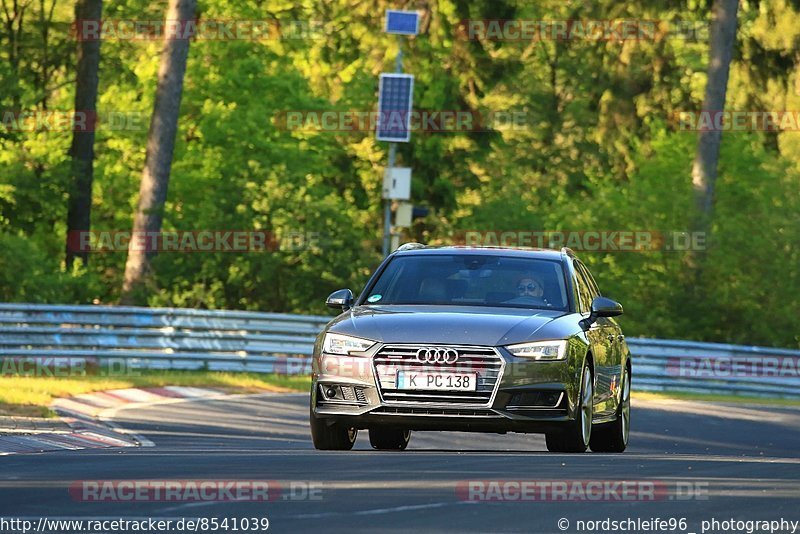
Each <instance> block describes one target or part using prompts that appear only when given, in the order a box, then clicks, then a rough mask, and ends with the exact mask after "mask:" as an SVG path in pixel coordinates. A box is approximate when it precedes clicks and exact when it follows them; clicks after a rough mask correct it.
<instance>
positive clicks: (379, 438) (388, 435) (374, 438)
mask: <svg viewBox="0 0 800 534" xmlns="http://www.w3.org/2000/svg"><path fill="white" fill-rule="evenodd" d="M410 440H411V431H410V430H403V429H402V428H370V429H369V443H370V445H372V448H373V449H377V450H379V451H383V450H394V451H404V450H405V449H406V447H408V442H409V441H410Z"/></svg>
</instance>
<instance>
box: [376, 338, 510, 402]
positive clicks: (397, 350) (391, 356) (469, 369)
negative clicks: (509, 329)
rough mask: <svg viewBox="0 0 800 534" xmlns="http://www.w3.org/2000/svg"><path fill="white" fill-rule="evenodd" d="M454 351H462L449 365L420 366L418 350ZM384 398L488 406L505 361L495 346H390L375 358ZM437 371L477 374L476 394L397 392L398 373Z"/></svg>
mask: <svg viewBox="0 0 800 534" xmlns="http://www.w3.org/2000/svg"><path fill="white" fill-rule="evenodd" d="M445 347H446V348H452V349H455V350H456V352H458V361H457V362H456V363H454V364H448V363H420V362H419V361H417V350H419V349H421V348H445ZM373 363H374V365H375V375H376V376H377V378H378V385H379V387H380V393H381V397H382V398H383V400H384V402H385V403H387V404H404V405H408V404H409V403H425V404H433V403H435V404H458V405H471V406H488V405H489V403H490V401H491V399H492V396H493V394H494V391H495V389H496V386H497V383H498V380H499V379H500V375H501V373H502V372H503V365H504V362H503V359H502V358H501V357H500V355H499V354H497V352H496V351H495V350H494V349H493V348H491V347H464V346H454V345H447V346H445V345H387V346H385V347H383V348H381V349H380V350H379V351H378V353H377V354H376V355H375V357H374V359H373ZM398 370H404V371H423V372H424V371H436V372H453V373H475V374H476V375H477V387H476V390H475V391H436V390H409V389H404V390H400V389H397V371H398Z"/></svg>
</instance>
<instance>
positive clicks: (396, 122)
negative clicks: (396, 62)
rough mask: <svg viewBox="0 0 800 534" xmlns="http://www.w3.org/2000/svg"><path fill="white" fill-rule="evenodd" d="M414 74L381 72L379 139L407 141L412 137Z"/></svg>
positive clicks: (377, 136)
mask: <svg viewBox="0 0 800 534" xmlns="http://www.w3.org/2000/svg"><path fill="white" fill-rule="evenodd" d="M413 98H414V76H413V75H411V74H381V77H380V87H379V90H378V121H377V132H376V134H377V135H376V138H377V139H378V141H393V142H403V143H407V142H408V141H409V140H410V139H411V107H412V104H413V102H412V101H413Z"/></svg>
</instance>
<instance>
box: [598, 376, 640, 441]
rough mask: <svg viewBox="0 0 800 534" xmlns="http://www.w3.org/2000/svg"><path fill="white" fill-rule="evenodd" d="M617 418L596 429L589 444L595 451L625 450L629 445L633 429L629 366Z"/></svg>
mask: <svg viewBox="0 0 800 534" xmlns="http://www.w3.org/2000/svg"><path fill="white" fill-rule="evenodd" d="M620 388H621V392H620V403H619V408H617V418H616V420H614V421H612V422H611V423H605V424H602V425H600V426H598V427H597V428H595V429H594V432H593V433H592V440H591V442H590V443H589V446H590V447H591V448H592V450H593V451H594V452H623V451H624V450H625V449H626V448H627V447H628V436H629V435H630V431H631V373H630V371H629V370H628V368H627V367H625V371H624V372H623V374H622V382H621V384H620Z"/></svg>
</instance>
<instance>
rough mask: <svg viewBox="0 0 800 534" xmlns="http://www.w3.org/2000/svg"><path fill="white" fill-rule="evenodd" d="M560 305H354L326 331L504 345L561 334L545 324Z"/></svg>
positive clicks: (410, 340)
mask: <svg viewBox="0 0 800 534" xmlns="http://www.w3.org/2000/svg"><path fill="white" fill-rule="evenodd" d="M565 315H567V314H566V313H565V312H562V311H551V310H532V309H514V308H495V307H485V306H480V307H478V306H470V307H467V306H408V305H404V306H358V307H356V308H353V309H352V310H350V311H348V312H345V313H343V314H341V315H340V316H339V317H337V318H336V319H334V320H333V321H332V322H331V323H330V324H329V325H328V331H329V332H337V333H340V334H347V335H352V336H357V337H361V338H365V339H371V340H374V341H382V342H384V343H447V344H459V345H487V346H496V345H508V344H512V343H521V342H524V341H530V340H533V339H553V338H558V337H562V336H563V335H564V333H563V332H561V330H563V329H562V328H551V327H549V326H552V325H553V324H554V323H558V322H559V321H557V320H556V319H558V318H560V317H564V316H565Z"/></svg>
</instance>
